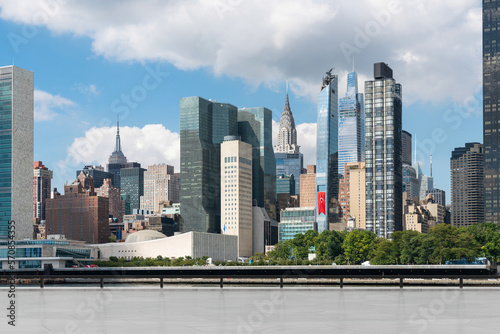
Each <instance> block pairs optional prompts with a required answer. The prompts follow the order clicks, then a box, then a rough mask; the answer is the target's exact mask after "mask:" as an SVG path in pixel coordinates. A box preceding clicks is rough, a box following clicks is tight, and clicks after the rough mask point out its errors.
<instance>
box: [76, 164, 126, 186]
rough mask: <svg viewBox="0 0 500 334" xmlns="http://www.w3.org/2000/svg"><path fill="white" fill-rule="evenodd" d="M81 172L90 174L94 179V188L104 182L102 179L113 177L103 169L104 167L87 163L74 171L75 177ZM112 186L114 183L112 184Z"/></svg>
mask: <svg viewBox="0 0 500 334" xmlns="http://www.w3.org/2000/svg"><path fill="white" fill-rule="evenodd" d="M81 172H84V173H85V174H88V175H90V176H92V178H93V179H94V187H95V188H96V189H97V188H100V187H101V186H102V185H103V184H104V179H111V180H113V179H114V174H113V173H110V172H106V171H105V170H104V167H102V166H94V165H87V166H85V167H83V169H79V170H77V171H76V177H77V178H78V175H80V173H81ZM113 186H115V185H114V184H113ZM118 188H119V187H118Z"/></svg>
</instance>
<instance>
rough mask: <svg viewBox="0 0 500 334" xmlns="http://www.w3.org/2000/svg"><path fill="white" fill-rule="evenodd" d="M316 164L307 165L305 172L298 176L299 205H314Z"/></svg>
mask: <svg viewBox="0 0 500 334" xmlns="http://www.w3.org/2000/svg"><path fill="white" fill-rule="evenodd" d="M316 198H317V196H316V165H307V173H306V174H302V175H301V176H300V206H301V207H316Z"/></svg>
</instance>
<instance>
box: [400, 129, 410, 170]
mask: <svg viewBox="0 0 500 334" xmlns="http://www.w3.org/2000/svg"><path fill="white" fill-rule="evenodd" d="M411 140H412V139H411V133H409V132H408V131H405V130H403V131H402V132H401V163H402V164H403V165H408V166H411V164H412V161H411V152H412V151H411Z"/></svg>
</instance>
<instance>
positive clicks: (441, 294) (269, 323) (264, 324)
mask: <svg viewBox="0 0 500 334" xmlns="http://www.w3.org/2000/svg"><path fill="white" fill-rule="evenodd" d="M7 292H8V289H7V288H5V287H0V307H1V309H3V310H4V311H3V313H4V314H3V315H2V319H3V320H2V321H1V323H0V333H141V334H145V333H273V334H279V333H335V332H338V333H343V334H346V333H385V334H390V333H398V334H404V333H440V334H442V333H485V334H488V333H498V332H499V328H500V322H499V315H498V300H499V299H500V288H494V287H493V288H492V287H489V288H476V287H470V288H465V289H459V288H457V287H450V288H438V287H425V288H417V287H407V288H405V289H399V288H395V287H369V288H365V287H346V288H344V289H339V288H338V287H337V288H325V287H322V288H316V287H300V288H294V287H288V288H285V289H280V288H279V287H269V288H267V287H262V288H261V287H259V288H255V287H250V288H247V287H228V288H224V289H220V288H214V287H175V286H173V287H172V286H171V287H167V288H164V289H159V288H158V287H154V288H152V287H111V288H106V287H105V288H104V289H100V288H98V287H81V288H80V287H46V288H45V289H40V288H37V287H19V286H18V287H17V288H16V294H17V295H16V312H17V313H16V327H11V326H8V325H7V320H8V319H7V317H6V315H7V310H6V308H7V306H8V303H9V299H8V298H7Z"/></svg>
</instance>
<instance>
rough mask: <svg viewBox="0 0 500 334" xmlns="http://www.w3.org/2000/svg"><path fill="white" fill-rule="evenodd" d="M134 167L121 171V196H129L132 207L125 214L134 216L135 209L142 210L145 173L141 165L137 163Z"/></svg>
mask: <svg viewBox="0 0 500 334" xmlns="http://www.w3.org/2000/svg"><path fill="white" fill-rule="evenodd" d="M136 164H137V165H136V166H134V167H128V168H122V169H121V170H120V179H121V181H120V182H121V194H123V195H129V196H130V197H129V203H130V206H128V208H126V210H125V212H124V214H126V215H130V214H132V212H133V210H134V209H140V207H141V201H140V200H141V196H143V195H144V172H145V171H146V169H144V168H141V164H139V163H136Z"/></svg>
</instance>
